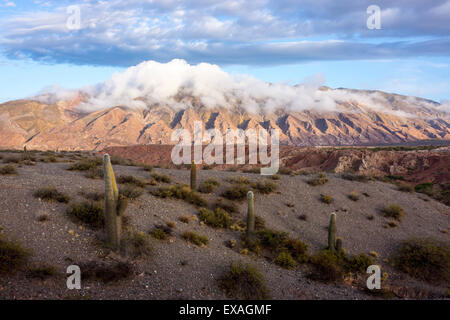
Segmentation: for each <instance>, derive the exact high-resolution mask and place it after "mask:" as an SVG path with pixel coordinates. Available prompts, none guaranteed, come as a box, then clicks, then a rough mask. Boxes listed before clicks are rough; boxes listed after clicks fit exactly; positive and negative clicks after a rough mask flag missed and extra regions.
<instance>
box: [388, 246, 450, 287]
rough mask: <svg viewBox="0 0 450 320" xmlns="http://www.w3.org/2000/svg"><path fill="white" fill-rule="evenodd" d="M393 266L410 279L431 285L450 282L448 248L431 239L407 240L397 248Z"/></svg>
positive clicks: (449, 251) (449, 255)
mask: <svg viewBox="0 0 450 320" xmlns="http://www.w3.org/2000/svg"><path fill="white" fill-rule="evenodd" d="M392 261H393V263H394V266H395V267H396V268H397V269H399V270H401V271H403V272H406V273H407V274H409V275H410V276H412V277H415V278H418V279H421V280H425V281H429V282H432V283H442V282H444V283H445V282H446V283H448V282H449V281H450V248H449V246H448V244H446V243H443V242H439V241H436V240H431V239H426V240H424V239H411V240H407V241H405V242H403V243H401V245H400V246H399V247H398V248H397V250H396V253H395V254H394V256H393V258H392Z"/></svg>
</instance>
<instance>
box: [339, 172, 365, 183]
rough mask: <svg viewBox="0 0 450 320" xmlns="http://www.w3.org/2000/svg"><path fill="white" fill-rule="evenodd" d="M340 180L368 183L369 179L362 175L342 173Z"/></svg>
mask: <svg viewBox="0 0 450 320" xmlns="http://www.w3.org/2000/svg"><path fill="white" fill-rule="evenodd" d="M341 178H342V179H344V180H349V181H358V182H368V181H369V180H370V177H368V176H365V175H362V174H353V173H343V174H341Z"/></svg>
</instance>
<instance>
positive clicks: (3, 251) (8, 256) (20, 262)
mask: <svg viewBox="0 0 450 320" xmlns="http://www.w3.org/2000/svg"><path fill="white" fill-rule="evenodd" d="M29 256H30V251H29V250H27V249H25V248H23V247H22V246H21V244H20V243H16V242H10V241H8V240H6V239H4V238H3V237H2V236H0V274H2V273H3V274H4V273H12V272H14V271H17V270H18V269H19V268H21V267H22V266H24V265H25V264H26V262H27V261H28V257H29Z"/></svg>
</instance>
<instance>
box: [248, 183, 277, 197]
mask: <svg viewBox="0 0 450 320" xmlns="http://www.w3.org/2000/svg"><path fill="white" fill-rule="evenodd" d="M252 188H253V189H255V190H256V191H258V192H259V193H262V194H270V193H272V192H275V191H277V189H278V185H277V184H276V183H274V182H272V181H269V180H266V181H264V182H261V181H258V182H255V183H253V184H252Z"/></svg>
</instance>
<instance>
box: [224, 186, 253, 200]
mask: <svg viewBox="0 0 450 320" xmlns="http://www.w3.org/2000/svg"><path fill="white" fill-rule="evenodd" d="M249 190H250V187H245V186H241V185H237V186H234V187H230V188H228V189H226V190H225V191H224V192H223V193H222V197H224V198H226V199H228V200H239V201H241V200H244V199H245V198H246V197H247V192H248V191H249Z"/></svg>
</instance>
